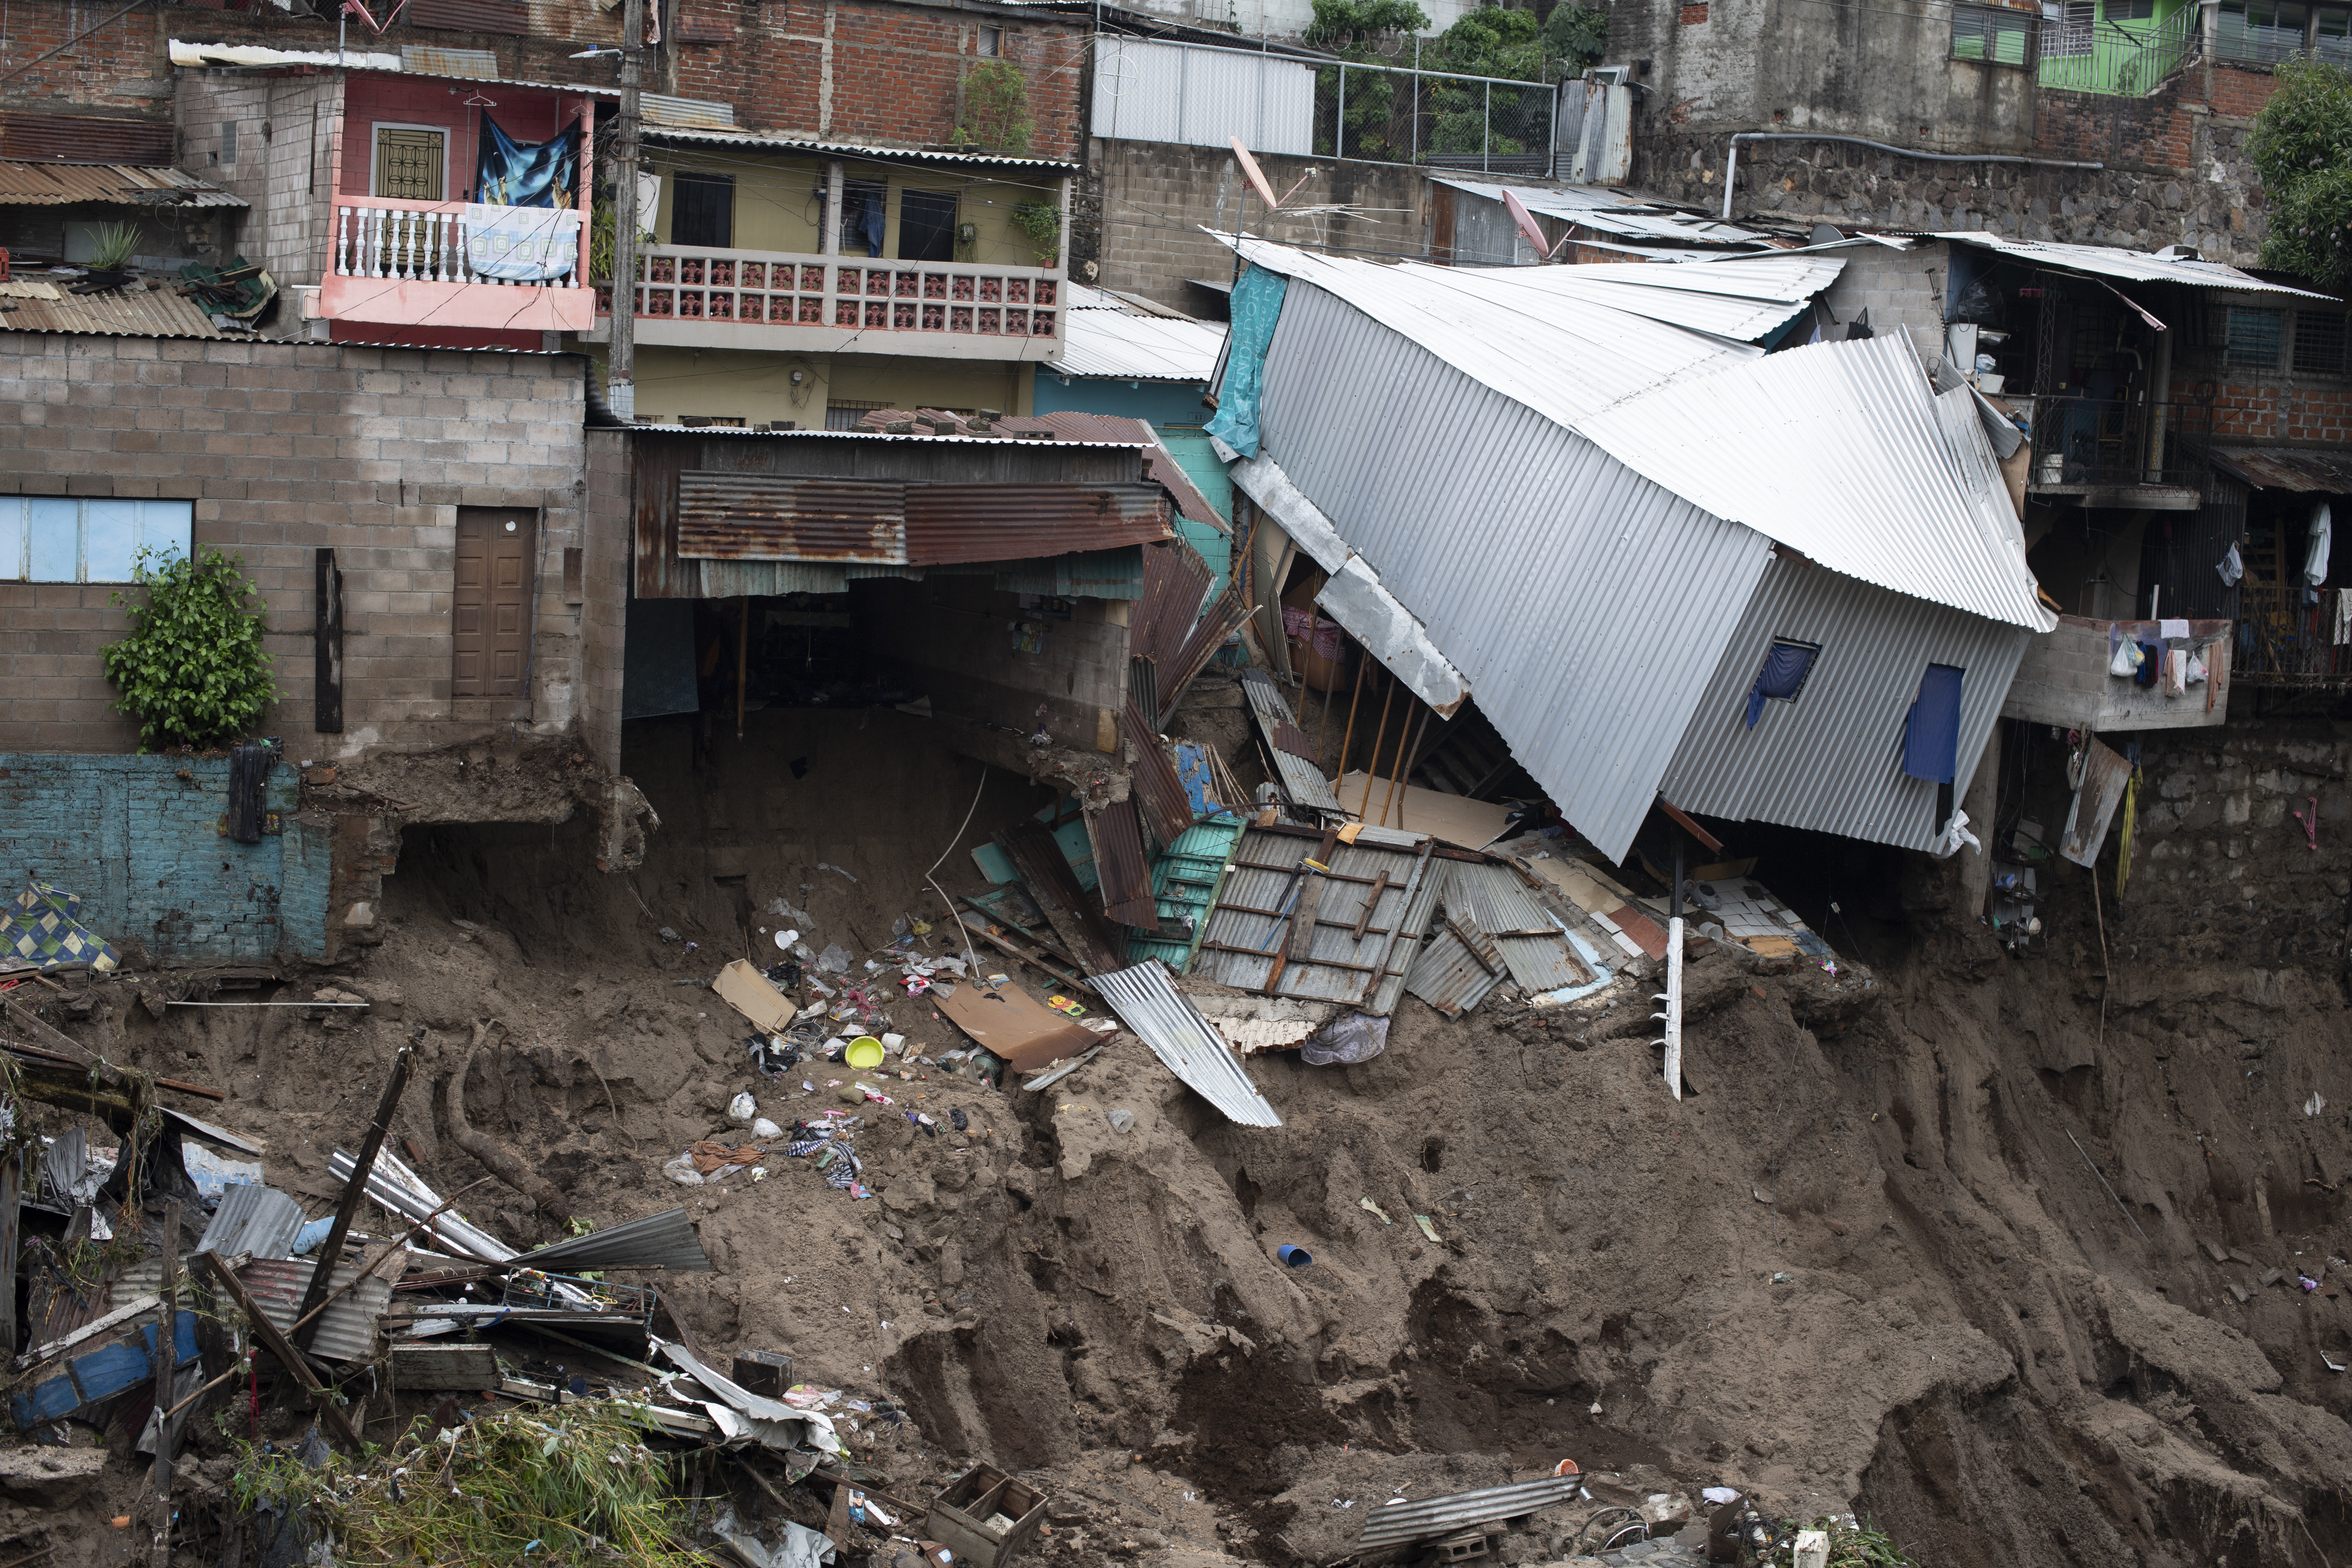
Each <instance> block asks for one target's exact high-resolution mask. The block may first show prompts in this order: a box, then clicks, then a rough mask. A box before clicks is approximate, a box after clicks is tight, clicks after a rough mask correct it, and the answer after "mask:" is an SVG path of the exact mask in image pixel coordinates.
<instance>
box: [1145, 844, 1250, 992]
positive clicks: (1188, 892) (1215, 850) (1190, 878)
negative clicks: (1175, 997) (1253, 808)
mask: <svg viewBox="0 0 2352 1568" xmlns="http://www.w3.org/2000/svg"><path fill="white" fill-rule="evenodd" d="M1241 837H1242V824H1241V822H1240V820H1239V819H1238V818H1236V817H1232V816H1218V817H1212V818H1210V819H1209V820H1208V821H1205V822H1198V823H1195V824H1193V825H1192V826H1191V827H1188V828H1186V829H1185V830H1184V831H1183V832H1181V833H1180V834H1178V835H1177V836H1176V841H1175V842H1174V843H1173V844H1171V845H1170V846H1168V847H1167V848H1165V849H1163V850H1161V851H1160V858H1159V859H1158V860H1156V861H1154V862H1152V866H1151V898H1152V906H1153V910H1154V912H1155V913H1156V915H1157V916H1158V921H1159V926H1158V931H1141V932H1139V933H1138V934H1135V935H1131V936H1129V938H1128V939H1127V952H1128V956H1129V958H1138V959H1140V958H1156V959H1158V960H1160V962H1161V963H1165V964H1166V965H1168V967H1169V968H1171V969H1172V970H1174V971H1175V972H1176V973H1179V974H1181V973H1184V972H1185V971H1186V970H1188V969H1190V968H1191V967H1192V950H1193V946H1194V943H1195V942H1198V940H1199V939H1200V935H1201V932H1202V928H1203V927H1204V926H1205V925H1206V923H1207V921H1208V918H1209V910H1210V908H1211V907H1212V906H1213V904H1215V902H1216V900H1217V889H1220V888H1222V887H1223V885H1224V880H1225V870H1226V868H1227V867H1229V866H1231V865H1232V864H1233V859H1234V847H1235V846H1236V845H1238V844H1239V843H1240V842H1241ZM1171 928H1173V929H1175V930H1180V931H1186V932H1188V933H1189V934H1188V935H1186V936H1184V937H1182V938H1178V937H1176V936H1173V935H1160V934H1158V932H1159V931H1169V930H1171Z"/></svg>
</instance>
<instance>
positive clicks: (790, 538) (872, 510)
mask: <svg viewBox="0 0 2352 1568" xmlns="http://www.w3.org/2000/svg"><path fill="white" fill-rule="evenodd" d="M677 552H678V553H679V554H680V555H684V556H692V557H698V558H701V559H707V560H717V561H863V562H873V563H883V564H888V565H898V566H903V565H905V564H906V563H907V487H906V486H904V485H900V484H892V483H890V482H888V481H887V480H882V479H814V478H809V477H806V476H803V475H797V474H745V473H736V472H732V471H728V470H718V469H709V468H688V470H687V471H686V472H684V473H682V474H680V475H678V477H677Z"/></svg>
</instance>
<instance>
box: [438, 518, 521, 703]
mask: <svg viewBox="0 0 2352 1568" xmlns="http://www.w3.org/2000/svg"><path fill="white" fill-rule="evenodd" d="M538 532H539V518H538V515H537V514H536V513H535V512H531V511H529V510H520V511H508V510H493V509H491V508H488V507H472V506H461V507H459V508H458V509H457V605H456V610H457V614H456V616H455V619H454V622H453V627H452V629H453V634H454V638H455V641H456V645H457V647H456V661H455V664H454V666H453V668H452V671H451V676H452V679H451V683H450V687H449V694H450V695H451V696H452V697H520V696H523V695H524V689H523V682H524V675H525V670H526V665H527V662H528V658H529V654H530V621H531V614H530V595H531V562H532V561H533V559H534V558H535V557H534V548H533V547H534V544H535V542H536V539H537V535H538Z"/></svg>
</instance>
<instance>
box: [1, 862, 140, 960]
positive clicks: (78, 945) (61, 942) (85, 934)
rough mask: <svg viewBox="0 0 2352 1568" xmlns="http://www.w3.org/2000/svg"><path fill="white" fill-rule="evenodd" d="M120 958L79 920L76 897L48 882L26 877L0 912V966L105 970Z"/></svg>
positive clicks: (79, 913)
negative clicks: (7, 904) (13, 896)
mask: <svg viewBox="0 0 2352 1568" xmlns="http://www.w3.org/2000/svg"><path fill="white" fill-rule="evenodd" d="M119 962H120V961H119V960H117V959H116V957H115V955H114V949H113V948H112V947H111V946H110V945H109V944H108V942H107V941H106V939H105V938H103V937H101V936H100V935H99V934H98V933H97V932H95V931H91V930H90V929H89V927H88V926H85V925H84V924H82V923H81V900H79V898H76V897H75V896H74V895H73V894H71V893H62V892H59V891H58V889H55V888H52V887H51V886H49V885H48V884H47V882H33V881H28V882H26V884H25V890H24V891H23V892H21V893H19V894H17V895H16V902H15V903H13V904H10V905H9V906H8V907H7V909H6V910H5V912H0V971H8V970H23V969H95V970H100V971H104V970H109V969H112V968H114V967H116V965H117V963H119Z"/></svg>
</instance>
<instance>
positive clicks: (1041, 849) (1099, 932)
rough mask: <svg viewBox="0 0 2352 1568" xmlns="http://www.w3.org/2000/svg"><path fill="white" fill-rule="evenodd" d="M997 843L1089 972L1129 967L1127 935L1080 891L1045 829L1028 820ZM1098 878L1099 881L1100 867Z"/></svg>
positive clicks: (1000, 834)
mask: <svg viewBox="0 0 2352 1568" xmlns="http://www.w3.org/2000/svg"><path fill="white" fill-rule="evenodd" d="M996 842H997V845H998V847H1001V848H1002V849H1003V851H1004V853H1005V855H1006V856H1007V857H1009V858H1011V860H1012V861H1013V869H1014V870H1015V871H1017V872H1019V873H1020V874H1021V882H1022V885H1023V886H1024V888H1026V889H1028V891H1029V897H1030V900H1031V901H1033V902H1034V903H1035V904H1036V906H1037V907H1038V908H1039V909H1040V910H1044V911H1045V923H1046V924H1047V925H1049V926H1051V927H1053V928H1054V934H1055V936H1057V937H1059V938H1061V940H1062V942H1063V945H1064V946H1065V947H1066V948H1067V949H1068V950H1069V952H1070V953H1071V955H1072V956H1073V957H1075V958H1076V959H1077V960H1078V961H1079V963H1080V964H1081V966H1082V967H1083V968H1084V969H1085V970H1086V972H1087V973H1089V974H1097V973H1101V972H1103V971H1104V970H1108V969H1116V968H1118V966H1119V964H1120V963H1123V962H1125V960H1126V949H1127V942H1126V937H1125V934H1124V933H1123V932H1121V931H1119V930H1118V928H1117V927H1115V926H1112V925H1110V924H1108V923H1107V922H1106V921H1104V920H1103V918H1102V917H1101V916H1100V915H1098V914H1097V913H1096V912H1095V909H1094V903H1093V900H1090V899H1089V898H1087V893H1086V890H1085V889H1083V888H1081V887H1079V886H1078V879H1077V874H1076V872H1074V871H1072V870H1071V869H1070V863H1069V862H1068V861H1067V860H1065V859H1063V858H1062V851H1061V847H1060V846H1058V845H1056V844H1055V842H1054V836H1053V835H1052V834H1050V833H1048V832H1047V831H1046V830H1045V826H1044V825H1043V824H1041V823H1039V822H1037V821H1036V820H1035V819H1034V818H1031V817H1024V818H1023V819H1022V820H1021V821H1020V822H1017V823H1015V824H1014V825H1013V826H1011V827H1008V828H1006V829H1005V830H1004V831H1003V832H1002V833H999V834H998V835H997V836H996ZM1095 874H1096V876H1097V879H1099V878H1100V877H1101V874H1102V870H1101V868H1100V867H1099V866H1097V868H1096V872H1095Z"/></svg>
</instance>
